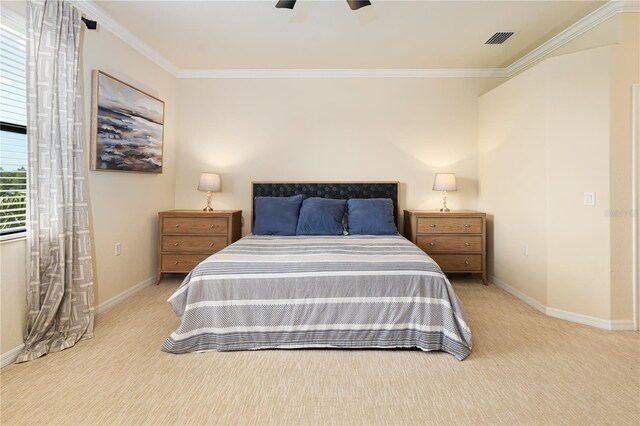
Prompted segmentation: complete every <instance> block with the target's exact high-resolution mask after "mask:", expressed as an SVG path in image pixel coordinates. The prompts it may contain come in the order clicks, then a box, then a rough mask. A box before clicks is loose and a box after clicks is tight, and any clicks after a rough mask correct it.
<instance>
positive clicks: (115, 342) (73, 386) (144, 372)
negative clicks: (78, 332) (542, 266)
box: [0, 278, 640, 425]
mask: <svg viewBox="0 0 640 426" xmlns="http://www.w3.org/2000/svg"><path fill="white" fill-rule="evenodd" d="M177 285H178V281H177V280H176V279H175V278H174V279H166V280H165V281H164V282H163V283H162V284H161V285H160V286H159V287H149V288H146V289H144V290H143V291H141V292H140V293H138V294H136V295H135V296H133V297H132V298H130V299H128V300H127V301H126V302H124V303H123V304H121V305H118V306H116V307H115V308H114V309H112V310H111V311H109V312H107V313H105V314H104V315H102V316H100V317H99V318H98V319H97V322H96V330H95V338H94V339H93V340H90V341H86V342H82V343H80V344H78V345H77V346H76V347H75V348H73V349H69V350H66V351H64V352H61V353H57V354H53V355H49V356H46V357H44V358H41V359H39V360H36V361H33V362H30V363H26V364H20V365H11V366H8V367H6V368H4V369H2V371H1V373H0V374H1V380H2V382H1V383H2V384H1V386H2V392H1V396H2V400H1V405H0V407H1V410H2V413H1V421H2V424H3V425H5V424H15V423H21V424H43V423H48V424H125V423H126V424H207V423H209V424H247V423H249V424H427V423H431V424H444V423H463V424H497V423H500V424H521V423H528V424H559V423H562V424H635V425H637V424H639V423H640V380H639V376H640V373H639V364H640V358H639V354H640V338H639V337H640V335H639V334H638V333H632V332H615V333H614V332H606V331H600V330H597V329H594V328H590V327H586V326H580V325H576V324H572V323H569V322H564V321H560V320H556V319H552V318H548V317H546V316H544V315H542V314H540V313H538V312H536V311H535V310H533V309H531V308H530V307H528V306H527V305H525V304H524V303H522V302H520V301H519V300H517V299H515V298H513V297H512V296H510V295H508V294H507V293H505V292H503V291H502V290H500V289H498V288H496V287H494V286H490V287H488V288H487V287H484V286H482V285H480V284H479V283H478V282H476V281H473V280H456V283H455V287H456V291H457V293H458V295H459V296H460V298H461V299H462V301H463V303H464V305H465V307H466V309H467V314H468V316H469V321H470V325H471V329H472V331H473V333H474V335H473V344H474V347H473V353H472V354H471V356H470V357H469V358H467V360H465V361H463V362H458V361H456V360H455V358H454V357H453V356H451V355H448V354H445V353H436V352H431V353H423V352H420V351H410V350H287V351H285V350H270V351H257V352H231V353H229V352H228V353H215V352H211V353H205V354H187V355H170V354H166V353H163V352H160V347H161V345H162V343H163V341H164V339H165V337H166V336H167V335H168V334H169V333H170V332H171V331H172V330H173V329H174V328H175V327H176V326H177V324H178V319H177V318H176V317H175V316H174V314H173V312H172V311H171V309H170V307H169V305H168V304H166V303H165V300H166V299H167V297H168V296H169V295H170V294H171V292H172V290H173V289H175V288H176V286H177Z"/></svg>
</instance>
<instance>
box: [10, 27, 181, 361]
mask: <svg viewBox="0 0 640 426" xmlns="http://www.w3.org/2000/svg"><path fill="white" fill-rule="evenodd" d="M94 69H100V70H102V71H105V72H107V73H109V74H111V75H113V76H114V77H117V78H119V79H121V80H123V81H125V82H127V83H129V84H131V85H133V86H135V87H138V88H140V89H142V90H144V91H146V92H147V93H149V94H151V95H154V96H156V97H159V98H160V99H162V100H164V101H165V137H164V138H165V139H164V143H165V145H164V160H165V161H164V167H163V173H162V174H159V175H156V174H153V175H152V174H148V175H147V174H140V173H114V172H99V171H88V172H87V181H88V189H89V200H90V213H91V225H92V231H93V238H94V281H95V305H96V306H98V305H100V304H102V303H104V302H106V301H108V300H109V299H111V298H113V297H115V296H118V295H119V294H121V293H122V292H124V291H126V290H128V289H130V288H132V287H134V286H135V285H137V284H139V283H142V282H144V281H145V280H147V279H149V278H151V277H153V276H154V275H155V266H156V257H155V250H156V237H157V236H156V233H157V232H156V217H157V212H158V211H161V210H166V209H171V208H173V206H174V193H175V159H176V140H177V138H176V131H177V126H176V123H177V121H176V119H177V96H176V79H175V78H174V77H173V76H172V75H170V74H168V73H167V72H166V71H164V70H162V69H161V68H159V67H158V66H157V65H155V64H154V63H152V62H151V61H149V60H148V59H146V58H145V57H144V56H142V55H141V54H140V53H138V52H137V51H136V50H134V49H133V48H131V47H130V46H129V45H127V44H126V43H124V42H123V41H121V40H120V39H119V38H117V37H115V36H113V35H112V34H111V33H109V32H108V31H106V30H104V29H103V30H101V31H95V32H92V31H85V32H84V39H83V73H82V76H83V85H84V96H83V101H84V120H83V121H84V126H85V132H84V133H85V150H86V153H87V164H88V159H89V151H90V150H89V140H90V136H89V135H90V129H91V126H90V121H89V119H90V117H91V114H90V108H91V72H92V70H94ZM116 242H120V243H121V244H122V254H121V255H120V256H118V257H116V256H115V255H114V245H115V243H116ZM0 250H1V253H0V256H1V262H2V264H1V266H2V271H1V273H2V284H1V287H0V291H1V302H2V305H1V308H2V318H1V320H2V323H1V327H2V330H1V335H2V340H1V345H2V346H1V348H0V350H1V352H2V353H5V352H6V351H8V350H10V349H13V348H15V347H17V346H19V345H20V344H21V343H22V329H23V327H24V320H25V303H26V302H25V301H26V285H25V272H24V269H25V267H24V265H25V243H24V240H21V241H9V242H3V243H2V244H1V245H0ZM98 321H99V319H98Z"/></svg>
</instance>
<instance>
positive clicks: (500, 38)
mask: <svg viewBox="0 0 640 426" xmlns="http://www.w3.org/2000/svg"><path fill="white" fill-rule="evenodd" d="M512 35H513V32H502V33H495V34H494V35H492V36H491V38H489V40H487V41H485V42H484V44H502V43H504V42H505V41H507V39H509V37H511V36H512Z"/></svg>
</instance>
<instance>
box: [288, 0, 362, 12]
mask: <svg viewBox="0 0 640 426" xmlns="http://www.w3.org/2000/svg"><path fill="white" fill-rule="evenodd" d="M347 3H348V4H349V7H350V8H351V10H358V9H360V8H361V7H365V6H371V2H370V1H368V0H347ZM295 5H296V0H278V3H276V7H277V8H278V9H293V6H295Z"/></svg>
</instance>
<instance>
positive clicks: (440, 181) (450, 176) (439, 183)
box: [433, 173, 458, 191]
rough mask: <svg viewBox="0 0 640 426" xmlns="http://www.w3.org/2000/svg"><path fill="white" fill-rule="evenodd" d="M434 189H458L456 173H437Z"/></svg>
mask: <svg viewBox="0 0 640 426" xmlns="http://www.w3.org/2000/svg"><path fill="white" fill-rule="evenodd" d="M433 190H434V191H457V190H458V186H457V184H456V175H455V174H454V173H436V178H435V179H434V180H433Z"/></svg>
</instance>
